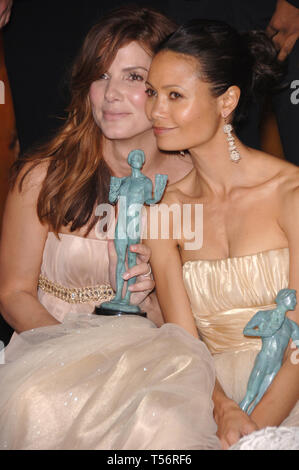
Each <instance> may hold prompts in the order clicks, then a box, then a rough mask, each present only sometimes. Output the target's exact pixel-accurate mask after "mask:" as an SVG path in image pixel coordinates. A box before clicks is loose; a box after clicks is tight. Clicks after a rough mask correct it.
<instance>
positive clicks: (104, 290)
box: [38, 274, 115, 304]
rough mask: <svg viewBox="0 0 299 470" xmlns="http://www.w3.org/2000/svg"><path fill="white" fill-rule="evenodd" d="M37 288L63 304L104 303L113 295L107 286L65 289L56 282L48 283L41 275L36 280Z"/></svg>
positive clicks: (110, 288)
mask: <svg viewBox="0 0 299 470" xmlns="http://www.w3.org/2000/svg"><path fill="white" fill-rule="evenodd" d="M38 287H39V288H40V289H42V290H43V291H44V292H47V293H48V294H52V295H54V296H55V297H58V298H59V299H61V300H64V301H65V302H69V303H71V304H78V303H83V302H105V301H107V300H111V299H112V298H113V297H114V296H115V294H114V292H113V289H112V287H111V286H109V284H102V285H99V286H93V287H65V286H63V285H61V284H58V283H57V282H53V281H50V280H49V279H48V278H47V277H46V276H43V275H42V274H41V275H40V276H39V279H38Z"/></svg>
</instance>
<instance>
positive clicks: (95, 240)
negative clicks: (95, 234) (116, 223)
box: [48, 232, 108, 242]
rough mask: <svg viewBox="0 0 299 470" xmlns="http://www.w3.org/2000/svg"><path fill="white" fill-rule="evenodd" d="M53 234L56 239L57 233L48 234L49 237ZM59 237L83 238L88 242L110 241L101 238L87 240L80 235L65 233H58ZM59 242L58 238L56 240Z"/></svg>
mask: <svg viewBox="0 0 299 470" xmlns="http://www.w3.org/2000/svg"><path fill="white" fill-rule="evenodd" d="M50 233H51V234H52V235H54V237H55V238H56V236H55V233H54V232H48V235H49V234H50ZM58 235H59V236H60V235H62V236H66V237H73V238H81V239H82V240H88V241H93V242H107V241H108V240H107V239H103V240H102V239H101V238H86V237H81V236H80V235H73V234H72V233H63V232H58ZM56 240H57V238H56Z"/></svg>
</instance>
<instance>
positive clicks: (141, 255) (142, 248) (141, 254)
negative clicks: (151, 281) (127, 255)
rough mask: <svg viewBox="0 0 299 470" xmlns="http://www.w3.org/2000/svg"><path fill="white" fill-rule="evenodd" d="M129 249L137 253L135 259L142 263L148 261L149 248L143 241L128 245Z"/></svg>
mask: <svg viewBox="0 0 299 470" xmlns="http://www.w3.org/2000/svg"><path fill="white" fill-rule="evenodd" d="M130 251H132V252H133V253H137V255H138V257H137V259H138V260H139V261H141V262H142V263H148V261H149V259H150V257H151V249H150V248H149V247H148V246H146V245H144V244H143V243H137V244H136V245H131V246H130Z"/></svg>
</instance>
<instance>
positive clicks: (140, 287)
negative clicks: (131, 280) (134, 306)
mask: <svg viewBox="0 0 299 470" xmlns="http://www.w3.org/2000/svg"><path fill="white" fill-rule="evenodd" d="M154 287H155V281H153V279H146V280H145V281H139V282H135V284H131V285H130V286H129V287H128V289H129V291H130V292H144V293H147V292H148V293H149V292H151V291H152V290H153V289H154Z"/></svg>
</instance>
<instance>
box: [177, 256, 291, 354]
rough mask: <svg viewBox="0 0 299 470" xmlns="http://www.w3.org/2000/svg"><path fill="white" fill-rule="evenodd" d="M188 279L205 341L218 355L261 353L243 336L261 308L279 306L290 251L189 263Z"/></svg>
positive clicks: (257, 343)
mask: <svg viewBox="0 0 299 470" xmlns="http://www.w3.org/2000/svg"><path fill="white" fill-rule="evenodd" d="M183 278H184V283H185V287H186V290H187V292H188V296H189V299H190V302H191V308H192V311H193V314H194V318H195V321H196V324H197V327H198V330H199V332H200V335H201V337H202V339H203V340H204V341H205V343H206V344H207V346H208V348H209V349H210V351H211V352H212V353H213V354H216V353H222V352H226V351H241V350H247V349H251V348H253V349H259V348H260V345H261V342H260V339H259V338H248V337H245V336H244V335H243V329H244V327H245V325H246V323H247V322H248V321H249V320H250V318H252V316H253V315H254V314H255V313H256V312H257V311H258V310H268V309H271V308H274V307H275V304H274V300H275V297H276V295H277V293H278V291H279V290H280V289H283V288H285V287H287V286H288V278H289V250H288V248H281V249H276V250H269V251H264V252H261V253H257V254H254V255H248V256H240V257H235V258H228V259H221V260H197V261H187V262H186V263H185V264H184V265H183Z"/></svg>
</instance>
